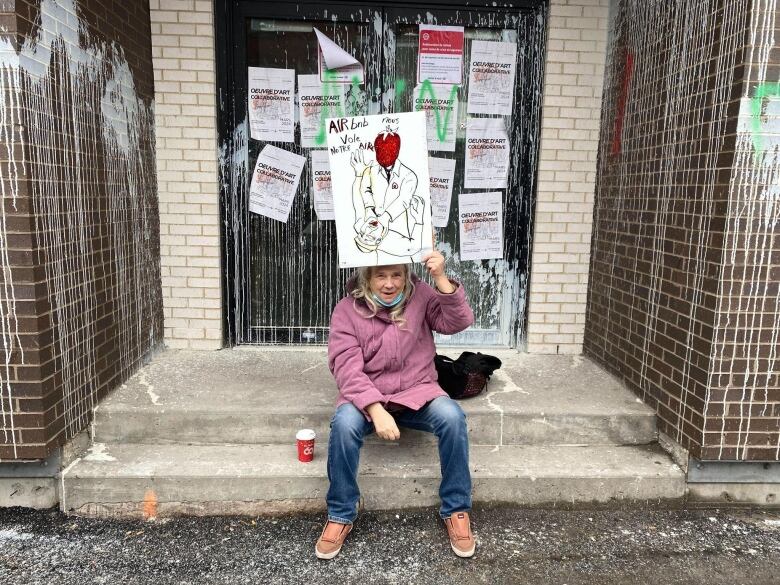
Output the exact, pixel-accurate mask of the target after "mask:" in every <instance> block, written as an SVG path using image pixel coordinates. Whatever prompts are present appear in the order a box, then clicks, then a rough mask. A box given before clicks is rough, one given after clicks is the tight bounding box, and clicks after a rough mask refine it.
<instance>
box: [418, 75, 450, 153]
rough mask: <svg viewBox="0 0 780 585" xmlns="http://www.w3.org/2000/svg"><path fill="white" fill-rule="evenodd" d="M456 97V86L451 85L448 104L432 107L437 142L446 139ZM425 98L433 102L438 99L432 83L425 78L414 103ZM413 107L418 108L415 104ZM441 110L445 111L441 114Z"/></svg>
mask: <svg viewBox="0 0 780 585" xmlns="http://www.w3.org/2000/svg"><path fill="white" fill-rule="evenodd" d="M457 97H458V86H457V85H453V86H452V87H451V88H450V95H449V97H448V98H447V101H448V103H449V105H448V106H445V107H443V108H440V107H434V108H432V109H433V113H434V115H435V116H436V138H437V139H438V140H439V142H444V141H445V140H446V139H447V128H449V125H450V124H451V123H452V119H451V118H452V113H453V112H454V111H455V107H454V104H455V100H456V99H457ZM426 98H430V99H431V100H433V101H434V102H435V101H436V100H437V99H438V98H437V96H436V91H435V90H434V89H433V84H432V83H431V82H430V81H429V80H427V79H426V80H425V81H423V82H422V84H421V85H420V93H419V94H418V96H417V98H416V99H415V104H417V102H418V101H423V100H425V99H426ZM415 109H418V108H417V107H416V105H415ZM419 109H422V108H419ZM442 110H444V111H445V113H444V114H442Z"/></svg>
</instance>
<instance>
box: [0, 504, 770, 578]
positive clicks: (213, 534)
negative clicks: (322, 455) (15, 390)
mask: <svg viewBox="0 0 780 585" xmlns="http://www.w3.org/2000/svg"><path fill="white" fill-rule="evenodd" d="M472 517H473V526H474V530H475V533H476V536H477V540H478V548H477V553H476V555H475V556H474V557H473V558H472V559H459V558H456V557H455V556H454V555H453V553H452V552H451V550H450V548H449V545H448V542H447V538H446V534H445V530H444V527H443V524H442V523H441V521H440V520H439V519H438V516H437V513H436V510H434V509H422V510H412V511H409V510H407V511H404V512H402V513H398V514H393V513H374V512H366V513H363V514H361V516H360V517H359V518H358V520H357V522H356V523H355V528H354V530H353V531H352V534H351V535H350V536H349V538H348V539H347V542H346V544H345V546H344V548H343V549H342V552H341V554H340V555H339V556H338V557H336V558H335V559H334V560H332V561H322V560H318V559H317V558H315V556H314V550H313V547H314V542H315V541H316V539H317V537H318V535H319V533H320V531H321V529H322V526H323V521H324V518H323V516H322V515H320V514H317V515H314V514H308V515H296V516H286V517H276V518H236V517H211V518H192V517H190V518H176V519H170V520H156V521H145V522H143V521H121V520H113V519H94V518H75V517H67V516H63V515H61V514H60V513H59V512H56V511H33V510H24V509H18V508H16V509H13V508H12V509H5V510H0V583H3V584H5V583H8V584H14V585H23V584H46V585H51V584H78V585H85V584H92V583H111V584H115V583H116V584H118V583H121V584H136V583H138V584H140V583H144V584H146V583H149V584H155V585H157V584H189V583H197V584H204V583H219V584H231V585H234V584H243V583H252V584H277V583H278V584H285V585H286V584H297V583H301V584H312V585H313V584H320V583H321V584H336V583H338V584H344V583H361V584H363V583H377V584H401V583H403V584H407V583H408V584H416V583H420V584H425V585H438V584H448V585H449V584H452V583H467V584H471V583H490V584H502V583H518V584H522V583H532V584H538V583H555V584H558V585H563V584H566V585H575V584H576V585H580V584H584V585H588V584H594V585H595V584H598V585H612V584H629V583H642V584H647V583H653V582H658V583H663V584H664V585H667V584H673V583H680V584H683V583H684V584H697V583H701V584H705V583H706V584H707V585H716V584H721V583H722V584H728V585H739V584H742V583H744V584H745V585H747V584H749V585H764V584H766V585H770V584H771V585H777V584H780V512H779V511H756V510H752V511H751V510H643V509H621V510H614V509H610V510H540V509H516V508H503V507H502V508H488V509H477V510H475V511H474V513H473V516H472Z"/></svg>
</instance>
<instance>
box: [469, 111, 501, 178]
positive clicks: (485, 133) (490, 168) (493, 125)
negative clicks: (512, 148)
mask: <svg viewBox="0 0 780 585" xmlns="http://www.w3.org/2000/svg"><path fill="white" fill-rule="evenodd" d="M508 172H509V136H508V135H507V133H506V128H505V127H504V120H503V118H469V120H468V124H467V125H466V162H465V165H464V173H465V178H464V182H463V186H464V187H465V188H466V189H504V188H505V187H506V182H507V174H508Z"/></svg>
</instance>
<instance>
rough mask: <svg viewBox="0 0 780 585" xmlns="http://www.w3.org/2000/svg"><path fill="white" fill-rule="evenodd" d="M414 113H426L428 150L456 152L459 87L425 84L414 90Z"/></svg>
mask: <svg viewBox="0 0 780 585" xmlns="http://www.w3.org/2000/svg"><path fill="white" fill-rule="evenodd" d="M414 111H415V112H420V111H422V112H425V130H426V133H427V136H428V150H443V151H447V152H454V151H455V137H456V130H457V126H458V86H457V85H433V84H432V83H430V82H425V83H422V84H420V85H418V86H417V87H415V88H414Z"/></svg>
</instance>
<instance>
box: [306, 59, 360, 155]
mask: <svg viewBox="0 0 780 585" xmlns="http://www.w3.org/2000/svg"><path fill="white" fill-rule="evenodd" d="M335 79H336V75H335V73H333V72H332V71H329V70H326V71H325V81H324V82H323V84H322V95H341V87H340V85H341V84H338V83H336V81H335ZM355 91H360V78H359V77H358V76H357V75H356V76H354V77H353V78H352V84H351V85H350V89H349V90H348V91H346V92H344V102H346V96H347V95H349V94H352V92H355ZM340 101H341V100H340ZM342 105H344V106H346V103H343V102H342V103H341V104H340V105H338V106H331V105H330V103H328V104H327V105H326V106H325V107H323V108H322V110H321V111H320V128H319V131H318V132H317V136H315V137H314V142H315V143H316V144H317V145H318V146H322V145H323V144H325V140H326V135H325V120H327V119H328V118H343V117H344V115H345V109H344V108H343V107H342Z"/></svg>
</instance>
